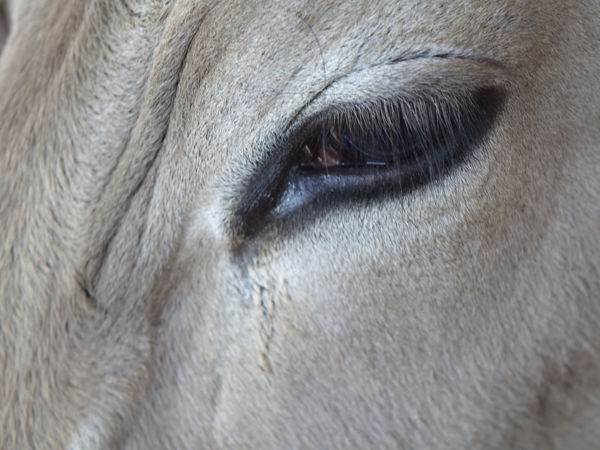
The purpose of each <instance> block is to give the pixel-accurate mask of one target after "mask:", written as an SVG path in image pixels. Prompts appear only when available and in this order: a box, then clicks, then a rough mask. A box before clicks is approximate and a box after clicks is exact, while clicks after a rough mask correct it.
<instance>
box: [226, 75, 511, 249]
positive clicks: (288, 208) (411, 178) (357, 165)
mask: <svg viewBox="0 0 600 450" xmlns="http://www.w3.org/2000/svg"><path fill="white" fill-rule="evenodd" d="M503 101H504V92H503V91H502V90H500V89H499V88H495V87H490V88H480V89H477V90H474V91H466V90H465V91H462V92H452V93H436V94H431V93H424V92H421V93H419V92H417V93H413V94H412V95H411V96H410V97H408V96H404V97H400V98H397V99H394V100H391V101H376V102H373V103H371V104H367V105H344V106H342V107H337V108H335V109H333V110H330V111H326V112H324V113H321V114H319V115H317V116H315V117H313V118H312V119H310V120H308V121H307V124H306V125H305V126H303V127H300V128H299V129H297V130H296V131H295V132H292V133H291V135H290V136H289V137H288V138H287V139H286V140H285V142H287V149H286V148H285V147H286V144H285V143H284V145H283V147H284V148H283V151H281V148H280V152H279V153H275V152H270V154H272V155H273V154H275V155H277V154H278V155H279V156H277V157H275V158H273V157H271V158H270V159H269V160H268V161H265V163H264V164H263V165H261V170H259V171H258V172H257V173H256V175H255V176H254V177H253V179H252V180H250V183H249V184H248V185H247V186H246V191H245V194H244V195H243V196H242V198H241V201H240V203H239V206H238V209H237V212H236V214H235V220H234V223H233V224H232V225H233V229H234V230H237V231H236V232H235V234H236V235H238V236H239V237H241V238H245V237H248V236H250V235H252V234H255V233H257V232H258V231H259V230H261V229H262V228H264V226H265V225H268V224H273V223H281V222H286V223H287V224H291V225H290V226H297V225H298V224H299V223H301V222H302V221H305V220H309V219H310V218H311V217H314V215H315V214H318V212H319V211H320V210H321V209H323V208H325V209H328V210H329V209H331V208H333V207H335V206H337V205H340V204H343V203H345V202H349V201H357V200H365V199H366V200H372V199H374V198H377V197H382V196H386V195H403V194H405V193H407V192H409V191H410V190H412V189H415V188H418V187H419V186H423V185H425V184H428V183H430V182H432V181H434V180H435V179H437V178H439V177H440V176H443V175H444V174H446V173H448V172H449V171H450V170H451V169H452V168H454V167H456V166H457V165H458V164H460V163H461V162H462V161H464V160H465V159H466V157H468V156H469V155H470V153H471V152H472V150H473V149H474V148H475V147H476V146H477V145H478V144H479V142H480V141H481V140H482V139H483V137H484V136H485V135H486V133H487V132H488V131H489V130H490V129H491V126H492V124H493V121H494V118H495V116H496V115H497V113H498V111H499V110H500V107H501V106H502V104H503ZM280 145H281V144H280ZM292 218H293V220H292Z"/></svg>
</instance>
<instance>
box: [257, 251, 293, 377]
mask: <svg viewBox="0 0 600 450" xmlns="http://www.w3.org/2000/svg"><path fill="white" fill-rule="evenodd" d="M279 254H280V252H279V251H277V250H275V251H272V252H268V253H267V252H262V253H261V254H260V256H259V258H257V260H255V261H254V264H252V266H251V267H250V273H251V274H252V275H251V279H252V289H251V292H252V297H253V304H254V310H255V311H256V323H257V334H258V342H259V352H260V357H259V367H260V369H261V370H262V371H263V372H264V373H265V374H267V375H272V374H273V364H272V361H271V358H270V350H271V343H272V341H273V337H274V336H275V333H276V328H275V318H276V312H277V304H278V302H281V300H285V299H286V298H287V297H288V296H287V283H286V281H285V280H284V279H282V278H279V279H278V278H276V277H275V276H273V274H272V273H271V271H270V270H269V267H270V266H271V263H272V262H273V261H274V259H276V258H277V257H278V256H279Z"/></svg>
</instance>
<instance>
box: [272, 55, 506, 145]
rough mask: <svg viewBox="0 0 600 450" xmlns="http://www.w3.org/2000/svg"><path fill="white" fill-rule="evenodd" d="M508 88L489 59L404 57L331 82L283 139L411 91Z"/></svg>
mask: <svg viewBox="0 0 600 450" xmlns="http://www.w3.org/2000/svg"><path fill="white" fill-rule="evenodd" d="M509 84H510V81H509V73H508V69H507V68H506V66H505V65H504V64H502V63H501V62H499V61H496V60H493V59H490V58H485V57H480V56H475V55H469V54H462V53H457V52H445V53H433V52H428V51H421V52H411V53H405V54H403V55H401V56H397V57H394V58H391V59H388V60H385V61H383V62H379V63H376V64H371V65H369V66H364V67H359V68H357V69H355V70H353V71H351V72H348V73H345V74H342V75H340V76H337V77H335V78H333V79H331V80H329V81H328V82H327V84H326V85H325V86H324V87H323V88H322V89H320V90H319V91H318V92H316V93H315V94H313V95H312V97H311V98H310V99H309V100H308V101H306V102H305V103H304V105H303V106H301V107H300V109H299V110H298V111H297V112H295V114H294V115H293V116H292V117H291V119H290V120H289V121H288V123H287V125H286V126H285V128H284V133H283V134H285V135H289V134H293V133H294V130H297V129H299V128H302V125H303V124H306V122H308V121H312V119H313V118H314V117H316V116H318V115H319V114H320V113H323V112H326V111H327V110H331V109H334V108H336V107H343V106H347V105H349V104H363V105H364V104H368V103H372V102H373V101H375V100H382V99H386V98H388V99H389V98H394V97H399V96H403V97H405V98H408V97H411V94H412V93H414V92H419V93H421V94H423V93H427V92H430V93H432V94H438V95H439V94H440V93H443V92H461V91H462V92H465V91H471V90H472V89H473V88H476V87H489V86H490V85H491V86H494V87H502V88H505V90H506V88H507V87H508V85H509Z"/></svg>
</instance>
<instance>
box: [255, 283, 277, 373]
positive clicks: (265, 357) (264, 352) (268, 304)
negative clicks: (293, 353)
mask: <svg viewBox="0 0 600 450" xmlns="http://www.w3.org/2000/svg"><path fill="white" fill-rule="evenodd" d="M259 291H260V293H259V296H258V306H259V314H261V316H262V318H260V319H259V327H258V335H259V339H260V343H261V353H260V368H261V369H262V370H263V372H265V373H267V374H268V375H271V374H272V373H273V365H272V364H271V360H270V359H269V350H270V347H271V341H272V340H273V335H274V334H275V327H274V324H273V322H274V319H275V301H274V300H273V297H274V295H273V293H270V292H269V289H268V287H266V286H259Z"/></svg>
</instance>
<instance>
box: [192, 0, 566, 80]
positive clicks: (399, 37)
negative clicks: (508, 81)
mask: <svg viewBox="0 0 600 450" xmlns="http://www.w3.org/2000/svg"><path fill="white" fill-rule="evenodd" d="M568 3H569V2H564V3H562V4H555V2H553V1H548V2H532V1H527V0H525V1H509V0H500V1H495V2H487V1H478V0H457V1H427V2H423V1H415V0H400V1H398V0H392V1H390V0H384V1H360V0H355V1H343V2H333V1H318V2H315V1H296V2H285V1H280V2H277V1H268V2H263V1H260V2H237V3H235V4H231V3H229V2H227V3H218V4H215V5H214V7H211V8H209V9H208V10H207V12H206V16H205V18H204V21H203V23H202V26H201V27H200V31H199V36H198V39H197V40H196V45H198V46H200V47H203V48H204V50H205V51H206V52H207V53H208V54H207V55H205V56H208V59H207V60H206V59H205V60H204V61H203V62H204V63H210V62H214V58H217V59H219V60H223V59H226V60H227V62H228V63H230V62H233V64H231V65H233V66H235V63H234V62H236V61H237V62H238V63H239V65H240V66H241V65H242V64H243V70H244V71H246V72H248V71H249V70H260V68H261V67H265V65H266V66H268V67H269V66H270V67H273V66H276V65H278V63H279V64H282V65H284V64H288V65H298V64H307V65H310V64H311V63H312V65H313V67H314V66H316V67H317V70H322V66H323V65H324V66H325V69H329V70H330V71H336V70H339V69H340V68H341V69H343V68H348V67H350V66H357V65H361V64H369V63H373V62H374V61H377V60H379V59H382V58H390V57H394V56H400V55H402V54H404V53H407V52H419V51H421V52H430V53H446V52H447V53H462V54H468V55H474V56H480V57H485V58H488V59H495V60H498V61H502V62H504V63H507V64H508V63H511V62H512V63H516V62H517V61H520V60H521V59H522V58H523V57H524V56H526V57H527V58H528V59H530V60H531V59H535V57H536V53H539V52H541V51H543V49H542V47H543V46H544V45H545V44H546V43H547V41H548V40H550V38H551V35H550V32H552V33H553V34H554V35H556V33H557V32H559V31H560V27H557V26H556V25H557V24H558V23H560V20H561V19H563V20H564V17H563V16H564V12H565V11H566V10H565V8H566V6H567V4H568ZM224 55H230V57H231V58H233V61H232V60H229V59H227V56H224ZM228 65H229V64H228ZM230 68H231V67H230Z"/></svg>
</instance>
